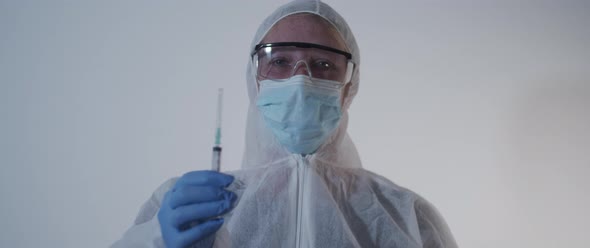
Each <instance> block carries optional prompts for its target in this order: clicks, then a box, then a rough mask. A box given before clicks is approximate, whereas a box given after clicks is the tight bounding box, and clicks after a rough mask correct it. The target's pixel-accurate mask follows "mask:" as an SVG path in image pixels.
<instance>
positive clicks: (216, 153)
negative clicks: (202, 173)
mask: <svg viewBox="0 0 590 248" xmlns="http://www.w3.org/2000/svg"><path fill="white" fill-rule="evenodd" d="M211 170H213V171H217V172H219V171H220V170H221V146H214V147H213V159H212V161H211Z"/></svg>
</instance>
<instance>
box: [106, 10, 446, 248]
mask: <svg viewBox="0 0 590 248" xmlns="http://www.w3.org/2000/svg"><path fill="white" fill-rule="evenodd" d="M296 13H313V14H316V15H318V16H321V17H323V18H324V19H326V20H327V21H328V22H330V23H331V24H333V25H334V27H335V28H336V30H337V31H338V32H339V33H340V35H342V39H343V40H344V41H345V43H346V46H347V49H348V50H349V51H350V53H351V54H352V59H353V62H354V63H355V65H356V67H355V69H354V74H353V78H352V81H351V84H352V85H351V86H350V89H349V92H348V95H347V96H345V99H344V103H343V108H342V112H343V113H342V114H343V116H342V119H341V121H340V124H339V126H338V128H337V129H336V130H335V131H334V132H333V133H332V135H331V136H329V138H328V140H326V142H325V143H324V144H323V145H322V146H321V147H320V148H319V149H318V151H317V152H316V153H315V154H312V155H308V156H305V157H304V156H301V155H296V154H290V153H289V152H288V151H287V150H286V149H285V148H284V147H282V145H281V144H280V143H279V142H278V141H277V139H276V138H275V137H274V135H273V133H272V132H271V130H270V129H268V128H267V127H266V126H265V123H264V121H263V119H262V116H261V114H260V113H259V111H258V109H257V107H256V98H257V94H258V91H257V86H256V79H255V73H256V72H255V69H254V68H253V67H252V63H249V65H248V71H247V87H248V94H249V98H250V104H249V109H248V119H247V127H246V146H245V151H244V157H243V164H242V170H239V171H234V172H228V174H231V175H234V176H235V181H234V183H233V184H232V185H230V186H229V188H228V190H231V191H234V192H235V193H236V194H237V195H238V199H237V201H236V205H235V208H234V209H233V210H232V211H231V212H230V213H228V214H227V215H225V216H224V218H225V224H224V225H223V226H222V227H221V229H220V230H219V231H218V232H217V233H216V234H215V236H211V237H210V238H209V242H207V239H206V240H204V241H203V242H200V243H199V244H196V245H195V247H207V246H210V245H211V242H210V241H212V240H213V239H215V242H214V244H215V245H214V246H215V247H256V248H261V247H273V248H274V247H339V248H342V247H400V248H406V247H408V248H409V247H457V245H456V243H455V240H454V238H453V236H452V235H451V233H450V231H449V228H448V226H447V224H446V223H445V221H444V220H443V218H442V217H441V216H440V215H439V213H438V212H437V210H436V209H435V208H434V207H433V206H432V205H431V204H430V203H429V202H427V201H426V200H425V199H424V198H422V197H420V196H419V195H417V194H416V193H414V192H412V191H410V190H408V189H405V188H403V187H400V186H397V185H396V184H394V183H392V182H391V181H389V180H388V179H386V178H384V177H381V176H379V175H376V174H374V173H371V172H369V171H366V170H364V169H362V168H361V161H360V158H359V155H358V153H357V150H356V148H355V146H354V144H353V143H352V140H351V139H350V138H349V136H348V134H347V132H346V129H347V125H348V111H347V110H348V107H349V106H350V104H351V102H352V100H353V98H354V96H355V95H356V93H357V91H358V87H359V67H360V66H359V65H360V60H359V49H358V46H357V43H356V41H355V38H354V36H353V34H352V32H351V30H350V28H349V27H348V25H347V23H346V22H345V21H344V19H343V18H342V17H341V16H340V15H339V14H338V13H336V12H335V11H334V10H333V9H332V8H331V7H329V6H328V5H326V4H324V3H321V2H319V1H294V2H291V3H288V4H286V5H284V6H281V7H280V8H278V9H277V10H276V11H275V12H274V13H272V14H271V15H270V16H269V17H268V18H267V19H266V20H265V21H264V22H263V23H262V25H261V26H260V28H259V29H258V31H257V33H256V36H255V38H254V40H253V42H252V44H251V46H250V47H251V49H252V50H253V49H254V46H255V45H256V44H258V43H259V42H260V41H261V40H262V39H263V38H264V36H265V35H266V33H267V32H268V31H269V30H270V28H271V27H272V26H273V25H274V24H275V23H277V22H278V21H279V20H281V19H282V18H284V17H286V16H288V15H292V14H296ZM175 181H176V179H170V180H168V181H167V182H165V183H164V184H163V185H161V186H160V187H159V188H158V189H157V190H156V191H155V192H154V193H153V195H152V197H151V198H150V199H149V200H148V201H147V202H146V203H145V204H144V205H143V206H142V208H141V210H140V212H139V214H138V216H137V218H136V220H135V223H134V225H133V226H132V227H131V228H130V229H129V230H128V231H127V232H126V233H125V234H124V236H123V237H122V238H121V240H119V241H117V242H116V243H115V244H113V247H165V245H164V242H163V240H162V234H161V232H160V226H159V223H158V217H157V212H158V210H159V207H160V203H161V201H162V199H163V198H164V194H165V193H166V192H167V191H168V190H169V189H170V188H171V187H172V186H173V185H174V183H175Z"/></svg>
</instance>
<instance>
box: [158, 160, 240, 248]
mask: <svg viewBox="0 0 590 248" xmlns="http://www.w3.org/2000/svg"><path fill="white" fill-rule="evenodd" d="M233 180H234V178H233V176H230V175H227V174H223V173H219V172H215V171H193V172H189V173H187V174H185V175H183V176H182V177H181V178H180V179H178V181H177V182H176V184H175V185H174V187H172V189H171V190H170V191H168V192H167V193H166V195H165V196H164V200H163V201H162V204H161V207H160V211H159V212H158V220H159V221H160V227H161V230H162V237H163V239H164V243H166V246H167V247H168V248H179V247H187V246H189V245H192V244H194V243H195V242H197V241H199V240H201V239H204V238H206V237H207V236H209V235H211V234H213V233H215V232H216V231H217V230H218V229H219V228H220V227H221V225H222V224H223V218H216V217H217V216H219V215H222V214H224V213H226V212H227V211H229V210H230V208H231V206H232V203H233V201H235V199H236V195H235V194H234V193H233V192H230V191H227V190H225V189H224V188H225V187H227V186H229V185H230V184H231V183H232V182H233Z"/></svg>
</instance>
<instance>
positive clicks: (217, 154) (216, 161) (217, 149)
mask: <svg viewBox="0 0 590 248" xmlns="http://www.w3.org/2000/svg"><path fill="white" fill-rule="evenodd" d="M222 100H223V88H219V90H218V92H217V122H216V124H217V127H216V128H215V144H214V145H213V161H212V163H211V170H214V171H220V170H221V108H222Z"/></svg>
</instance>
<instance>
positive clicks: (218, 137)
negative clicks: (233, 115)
mask: <svg viewBox="0 0 590 248" xmlns="http://www.w3.org/2000/svg"><path fill="white" fill-rule="evenodd" d="M215 145H221V128H217V130H216V132H215Z"/></svg>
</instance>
